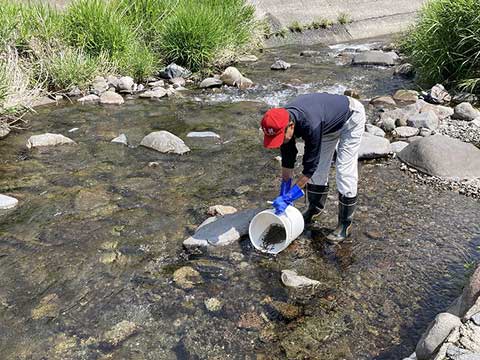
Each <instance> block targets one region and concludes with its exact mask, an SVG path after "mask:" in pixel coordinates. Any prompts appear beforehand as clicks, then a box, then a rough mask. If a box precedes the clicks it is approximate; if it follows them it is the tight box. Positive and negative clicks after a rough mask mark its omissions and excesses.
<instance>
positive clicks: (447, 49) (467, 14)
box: [403, 0, 480, 93]
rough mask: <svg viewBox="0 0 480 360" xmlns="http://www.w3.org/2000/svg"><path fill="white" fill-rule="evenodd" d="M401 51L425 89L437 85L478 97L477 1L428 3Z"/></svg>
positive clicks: (479, 6)
mask: <svg viewBox="0 0 480 360" xmlns="http://www.w3.org/2000/svg"><path fill="white" fill-rule="evenodd" d="M403 49H404V50H405V52H406V53H407V55H408V56H409V57H410V59H411V61H412V62H413V64H414V65H415V66H416V68H417V69H418V73H419V75H420V80H421V81H422V82H423V83H424V84H425V85H432V84H434V83H437V82H441V83H445V84H447V85H451V86H458V87H463V88H467V89H468V90H470V91H472V92H477V93H479V92H480V1H478V0H432V1H429V2H428V3H427V4H426V5H425V6H424V8H423V10H422V11H421V13H420V16H419V19H418V21H417V23H416V24H415V25H414V26H413V27H412V28H411V29H410V30H409V32H408V33H407V35H406V37H405V39H404V41H403Z"/></svg>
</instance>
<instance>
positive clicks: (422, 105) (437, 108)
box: [415, 99, 454, 120]
mask: <svg viewBox="0 0 480 360" xmlns="http://www.w3.org/2000/svg"><path fill="white" fill-rule="evenodd" d="M415 107H416V108H417V110H418V112H419V113H424V112H427V111H433V112H434V113H435V115H437V117H438V119H439V120H445V119H446V118H448V117H450V116H452V115H453V112H454V111H453V108H451V107H448V106H443V105H433V104H430V103H427V102H426V101H424V100H422V99H419V100H417V102H416V103H415Z"/></svg>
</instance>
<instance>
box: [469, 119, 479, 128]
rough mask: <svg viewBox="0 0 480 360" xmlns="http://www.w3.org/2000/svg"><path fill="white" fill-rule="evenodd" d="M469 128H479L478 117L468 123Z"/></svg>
mask: <svg viewBox="0 0 480 360" xmlns="http://www.w3.org/2000/svg"><path fill="white" fill-rule="evenodd" d="M469 125H470V126H472V127H477V128H480V117H479V118H476V119H475V120H472V121H470V124H469Z"/></svg>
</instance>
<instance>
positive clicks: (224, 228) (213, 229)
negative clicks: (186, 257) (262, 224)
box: [183, 209, 259, 248]
mask: <svg viewBox="0 0 480 360" xmlns="http://www.w3.org/2000/svg"><path fill="white" fill-rule="evenodd" d="M258 211H259V210H258V209H252V210H244V211H240V212H237V213H235V214H229V215H225V216H222V217H219V218H218V219H217V220H215V221H213V222H211V223H209V224H207V225H204V226H202V227H200V228H198V230H197V232H196V233H195V234H194V235H192V236H191V237H189V238H188V239H186V240H185V241H184V242H183V245H184V246H185V247H187V248H191V247H195V246H196V245H198V246H201V247H204V246H209V245H211V246H226V245H230V244H232V243H234V242H236V241H238V240H239V239H240V238H241V237H242V236H245V235H247V234H248V226H249V224H250V221H251V220H252V219H253V217H254V216H255V215H256V214H257V213H258Z"/></svg>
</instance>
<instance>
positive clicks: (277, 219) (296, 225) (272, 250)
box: [248, 206, 305, 254]
mask: <svg viewBox="0 0 480 360" xmlns="http://www.w3.org/2000/svg"><path fill="white" fill-rule="evenodd" d="M273 224H279V225H282V226H283V227H284V229H285V233H286V238H285V239H284V240H283V241H281V242H278V243H276V244H270V245H268V246H267V247H265V245H264V244H263V236H264V234H265V232H266V231H267V230H268V228H270V226H271V225H273ZM304 227H305V222H304V221H303V216H302V213H301V212H300V211H299V210H298V209H297V208H295V207H293V206H289V207H287V209H286V210H285V212H284V213H283V214H282V215H275V211H274V210H271V209H269V210H264V211H262V212H260V213H258V214H257V215H256V216H255V217H254V218H253V219H252V221H251V222H250V227H249V229H248V233H249V235H250V241H251V243H252V245H253V247H254V248H255V249H257V250H260V251H262V252H266V253H269V254H278V253H279V252H280V251H283V250H285V249H286V248H287V247H288V245H290V244H291V243H292V241H293V240H295V239H296V238H297V237H299V236H300V234H301V233H302V232H303V229H304Z"/></svg>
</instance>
